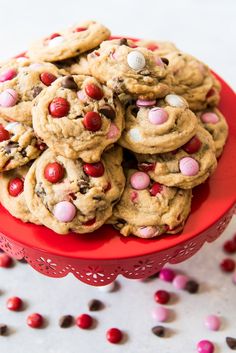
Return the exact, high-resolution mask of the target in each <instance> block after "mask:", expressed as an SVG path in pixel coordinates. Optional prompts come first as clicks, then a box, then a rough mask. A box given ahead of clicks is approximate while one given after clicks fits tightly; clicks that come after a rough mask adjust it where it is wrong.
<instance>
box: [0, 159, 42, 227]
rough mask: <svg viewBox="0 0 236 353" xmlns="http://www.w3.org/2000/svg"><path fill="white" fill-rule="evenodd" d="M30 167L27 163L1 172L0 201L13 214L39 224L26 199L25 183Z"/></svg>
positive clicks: (24, 220) (23, 219)
mask: <svg viewBox="0 0 236 353" xmlns="http://www.w3.org/2000/svg"><path fill="white" fill-rule="evenodd" d="M29 167H30V165H29V164H27V165H24V166H23V167H19V168H16V169H13V170H10V171H8V172H5V173H1V174H0V202H1V204H2V205H3V206H4V207H5V208H6V209H7V210H8V212H10V213H11V215H12V216H14V217H16V218H19V219H21V220H22V221H23V222H31V223H35V224H39V221H38V219H37V217H35V216H34V215H33V214H32V213H31V212H30V210H29V209H28V207H27V204H26V200H25V193H24V183H25V176H26V174H27V172H28V170H29Z"/></svg>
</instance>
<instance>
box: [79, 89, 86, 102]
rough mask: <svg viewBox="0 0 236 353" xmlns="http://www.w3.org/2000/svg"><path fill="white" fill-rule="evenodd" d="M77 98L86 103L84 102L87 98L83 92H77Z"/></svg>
mask: <svg viewBox="0 0 236 353" xmlns="http://www.w3.org/2000/svg"><path fill="white" fill-rule="evenodd" d="M77 97H78V98H79V100H81V101H82V102H86V100H87V98H88V97H87V95H86V94H85V92H84V91H78V92H77Z"/></svg>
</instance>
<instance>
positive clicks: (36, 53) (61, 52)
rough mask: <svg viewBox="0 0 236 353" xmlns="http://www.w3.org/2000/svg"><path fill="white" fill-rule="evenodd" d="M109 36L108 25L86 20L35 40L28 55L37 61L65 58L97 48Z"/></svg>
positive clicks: (52, 60)
mask: <svg viewBox="0 0 236 353" xmlns="http://www.w3.org/2000/svg"><path fill="white" fill-rule="evenodd" d="M109 36H110V31H109V29H108V28H107V27H105V26H103V25H102V24H100V23H98V22H95V21H86V22H83V23H80V24H75V25H74V26H72V27H69V28H67V29H64V30H61V31H58V32H55V33H52V34H51V35H49V36H46V37H45V38H42V39H39V40H37V41H35V42H34V43H32V45H31V46H30V47H29V50H28V55H29V57H30V59H32V60H36V61H38V60H40V61H49V62H54V61H58V60H64V59H67V58H71V57H74V56H78V55H79V54H82V53H84V52H86V51H88V50H90V49H93V48H96V47H97V46H98V45H99V44H100V43H101V42H102V41H103V40H106V39H108V38H109Z"/></svg>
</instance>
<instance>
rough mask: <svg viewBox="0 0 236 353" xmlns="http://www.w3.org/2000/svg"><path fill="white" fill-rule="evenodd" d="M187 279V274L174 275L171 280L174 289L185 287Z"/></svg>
mask: <svg viewBox="0 0 236 353" xmlns="http://www.w3.org/2000/svg"><path fill="white" fill-rule="evenodd" d="M188 280H189V278H188V277H187V276H184V275H176V276H175V278H174V280H173V286H174V287H175V288H176V289H185V287H186V284H187V282H188Z"/></svg>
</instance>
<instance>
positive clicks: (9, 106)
mask: <svg viewBox="0 0 236 353" xmlns="http://www.w3.org/2000/svg"><path fill="white" fill-rule="evenodd" d="M19 59H20V58H18V59H10V60H9V61H8V62H6V63H5V64H4V65H3V66H1V68H0V115H1V117H3V118H4V119H6V120H10V121H19V122H23V123H25V124H28V125H32V113H31V110H32V107H33V104H34V100H35V98H36V97H37V96H38V94H39V93H40V92H41V91H42V90H43V89H44V88H46V87H48V86H50V85H51V83H52V82H53V81H55V80H56V79H57V78H58V77H59V76H60V71H59V70H58V69H57V67H56V66H55V65H53V64H50V63H42V62H40V63H39V62H38V63H33V62H31V61H30V60H28V59H27V58H22V59H24V60H21V61H19Z"/></svg>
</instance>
